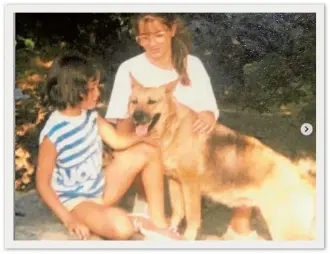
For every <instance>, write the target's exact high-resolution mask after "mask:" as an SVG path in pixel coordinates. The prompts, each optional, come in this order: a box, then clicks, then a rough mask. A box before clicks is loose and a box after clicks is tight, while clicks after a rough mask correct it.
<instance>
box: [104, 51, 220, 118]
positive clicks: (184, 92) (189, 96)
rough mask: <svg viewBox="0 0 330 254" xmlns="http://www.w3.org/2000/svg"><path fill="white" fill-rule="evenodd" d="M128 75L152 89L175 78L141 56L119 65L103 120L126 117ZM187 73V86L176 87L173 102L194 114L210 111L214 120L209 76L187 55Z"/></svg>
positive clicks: (216, 110)
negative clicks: (183, 105) (189, 81)
mask: <svg viewBox="0 0 330 254" xmlns="http://www.w3.org/2000/svg"><path fill="white" fill-rule="evenodd" d="M129 72H131V73H132V75H133V76H134V78H135V79H136V80H137V81H138V82H139V83H141V84H143V85H144V86H146V87H156V86H160V85H163V84H166V83H169V82H170V81H173V80H175V79H177V78H178V73H177V72H176V71H175V70H174V69H173V70H166V69H161V68H159V67H157V66H155V65H153V64H152V63H150V62H149V60H148V59H147V57H146V55H145V53H142V54H140V55H137V56H135V57H133V58H130V59H128V60H126V61H125V62H123V63H122V64H121V65H120V66H119V68H118V71H117V73H116V76H115V82H114V86H113V90H112V93H111V97H110V100H109V104H108V109H107V113H106V115H105V118H107V119H123V118H127V117H128V102H129V96H130V94H131V82H130V77H129ZM187 73H188V76H189V78H190V80H191V86H183V85H182V84H178V85H177V87H176V89H175V91H174V96H175V97H176V99H177V100H178V101H179V102H181V103H182V104H185V105H186V106H188V107H190V108H191V109H192V110H194V111H196V112H200V111H212V112H213V113H214V116H215V118H216V119H217V118H218V117H219V109H218V106H217V102H216V99H215V96H214V93H213V89H212V85H211V82H210V77H209V76H208V74H207V72H206V69H205V67H204V65H203V63H202V62H201V60H200V59H199V58H198V57H196V56H192V55H188V59H187Z"/></svg>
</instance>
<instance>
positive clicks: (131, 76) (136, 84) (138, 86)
mask: <svg viewBox="0 0 330 254" xmlns="http://www.w3.org/2000/svg"><path fill="white" fill-rule="evenodd" d="M129 77H130V80H131V87H132V89H133V88H141V87H143V86H142V85H141V84H140V83H139V81H137V80H136V79H135V78H134V76H133V75H132V72H130V73H129Z"/></svg>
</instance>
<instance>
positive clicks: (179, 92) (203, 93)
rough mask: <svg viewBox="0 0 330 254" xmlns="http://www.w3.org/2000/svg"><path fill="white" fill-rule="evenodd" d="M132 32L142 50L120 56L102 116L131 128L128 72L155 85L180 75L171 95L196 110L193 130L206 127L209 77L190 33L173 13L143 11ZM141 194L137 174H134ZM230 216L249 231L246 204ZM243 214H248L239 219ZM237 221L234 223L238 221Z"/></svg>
mask: <svg viewBox="0 0 330 254" xmlns="http://www.w3.org/2000/svg"><path fill="white" fill-rule="evenodd" d="M132 24H133V32H134V34H135V35H136V41H137V43H138V44H139V45H140V46H141V47H142V48H143V49H144V52H143V53H142V54H139V55H137V56H135V57H132V58H130V59H128V60H126V61H125V62H123V63H122V64H121V65H120V67H119V69H118V71H117V74H116V77H115V82H114V86H113V90H112V93H111V97H110V101H109V105H108V109H107V112H106V116H105V118H106V119H108V120H109V121H112V122H116V123H117V129H118V130H119V131H120V132H124V133H131V132H133V131H134V127H133V123H132V121H131V120H130V119H128V112H127V105H128V100H129V95H130V92H131V85H130V78H129V72H131V73H132V75H133V76H134V77H135V78H136V79H137V80H138V81H139V82H140V83H141V84H144V85H146V86H150V87H152V86H159V85H161V84H165V83H169V82H170V81H172V80H174V79H177V78H178V77H179V78H180V81H181V82H180V84H179V85H178V86H177V88H176V90H175V92H174V96H175V97H176V98H177V99H178V101H180V102H181V103H183V104H185V105H187V106H189V107H190V108H191V109H193V110H194V111H195V112H197V114H198V116H199V117H198V120H197V121H196V122H195V124H194V131H196V132H197V131H198V132H201V133H207V132H209V131H211V130H212V128H213V126H214V124H215V123H216V120H217V118H218V117H219V109H218V107H217V102H216V99H215V96H214V93H213V90H212V85H211V82H210V77H209V76H208V74H207V71H206V69H205V67H204V65H203V63H202V62H201V61H200V59H199V58H197V57H196V56H193V55H190V54H189V51H190V36H189V33H188V32H187V30H186V28H185V27H184V26H183V24H182V23H181V22H180V20H179V19H178V18H177V17H176V16H175V14H172V13H166V14H165V13H161V14H158V13H157V14H156V13H150V14H147V13H142V14H138V15H136V16H135V17H134V18H133V22H132ZM137 184H138V187H139V188H138V191H139V195H138V197H137V198H136V202H135V206H136V205H137V204H138V201H139V200H140V205H141V199H142V200H143V194H142V193H141V189H142V188H141V180H140V179H137ZM236 214H237V218H238V219H239V220H235V216H234V217H233V218H234V219H233V223H232V225H233V226H234V227H233V228H234V229H235V231H238V232H239V233H245V232H250V222H249V216H250V209H240V210H238V212H237V213H236ZM242 214H243V215H246V217H247V218H245V219H243V220H242V218H244V216H243V217H242ZM237 221H239V226H237Z"/></svg>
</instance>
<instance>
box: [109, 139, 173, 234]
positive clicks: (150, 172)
mask: <svg viewBox="0 0 330 254" xmlns="http://www.w3.org/2000/svg"><path fill="white" fill-rule="evenodd" d="M139 173H141V177H142V181H143V185H144V189H145V192H146V198H147V201H148V203H149V215H150V217H151V220H152V221H153V223H154V224H155V225H156V226H157V227H160V228H164V227H167V222H166V218H165V208H164V202H165V201H164V178H163V168H162V163H161V160H160V154H159V152H158V149H156V148H155V147H153V146H150V145H147V144H139V145H136V146H134V147H132V148H130V149H128V150H125V151H123V152H120V153H117V154H116V155H115V156H114V159H113V161H112V163H111V164H110V165H109V166H108V167H107V168H106V170H105V190H104V202H105V204H107V205H113V204H115V203H117V202H118V201H119V200H120V198H121V197H122V196H123V195H124V194H125V192H126V191H127V190H128V188H129V187H130V186H131V184H132V182H133V181H134V179H135V177H136V176H137V175H138V174H139Z"/></svg>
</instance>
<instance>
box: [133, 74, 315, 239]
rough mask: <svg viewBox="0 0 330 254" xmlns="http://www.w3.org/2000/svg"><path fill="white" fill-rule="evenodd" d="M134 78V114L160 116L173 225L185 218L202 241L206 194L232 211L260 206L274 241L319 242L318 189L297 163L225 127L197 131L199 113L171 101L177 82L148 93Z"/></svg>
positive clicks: (193, 235)
mask: <svg viewBox="0 0 330 254" xmlns="http://www.w3.org/2000/svg"><path fill="white" fill-rule="evenodd" d="M131 79H132V94H131V97H130V103H129V113H130V115H131V116H132V115H133V114H134V112H135V111H136V110H140V111H143V112H145V114H147V115H148V116H150V119H152V118H153V117H154V116H155V115H156V114H160V118H159V119H158V121H157V123H156V124H155V125H154V126H153V128H152V129H153V130H156V131H157V132H158V134H159V135H160V137H161V142H160V149H161V152H162V157H163V162H164V166H165V173H166V175H168V176H169V177H170V180H169V191H170V197H171V207H172V218H171V226H173V227H176V226H178V224H179V223H180V221H181V220H182V219H183V217H184V216H186V221H187V227H186V230H185V233H184V236H185V238H186V239H189V240H191V239H195V238H196V235H197V232H198V229H199V227H200V225H201V196H202V195H205V196H207V197H209V198H211V199H212V200H214V201H216V202H219V203H222V204H225V205H227V206H229V207H241V206H256V207H259V209H260V211H261V213H262V215H263V217H264V219H265V221H266V223H267V226H268V229H269V231H270V234H271V237H272V239H273V240H305V239H314V238H315V215H316V214H315V213H316V210H315V206H316V203H315V202H316V201H315V199H316V193H315V185H314V184H312V183H311V182H310V181H308V178H305V177H304V174H302V173H301V172H300V171H299V167H298V165H297V164H295V163H293V162H292V161H291V160H290V159H288V158H286V157H285V156H283V155H281V154H279V153H277V152H275V151H274V150H272V149H271V148H269V147H267V146H266V145H264V144H262V143H261V142H260V141H258V140H257V139H255V138H253V137H250V136H245V135H241V134H239V133H238V132H236V131H234V130H232V129H230V128H228V127H226V126H224V125H222V124H217V125H216V126H215V128H214V131H213V133H211V134H210V135H201V134H198V133H193V131H192V126H193V123H194V121H195V120H196V118H197V115H196V113H194V112H193V111H192V110H191V109H189V108H188V107H186V106H184V105H182V104H180V103H179V102H177V101H176V100H175V98H174V97H173V96H172V91H173V90H174V88H175V86H176V83H177V81H173V82H171V83H169V84H166V85H162V86H159V87H157V88H146V87H143V86H142V85H141V84H139V83H138V81H137V80H135V79H134V78H133V77H132V76H131ZM150 100H151V101H153V102H152V103H150ZM132 101H134V103H132Z"/></svg>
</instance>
